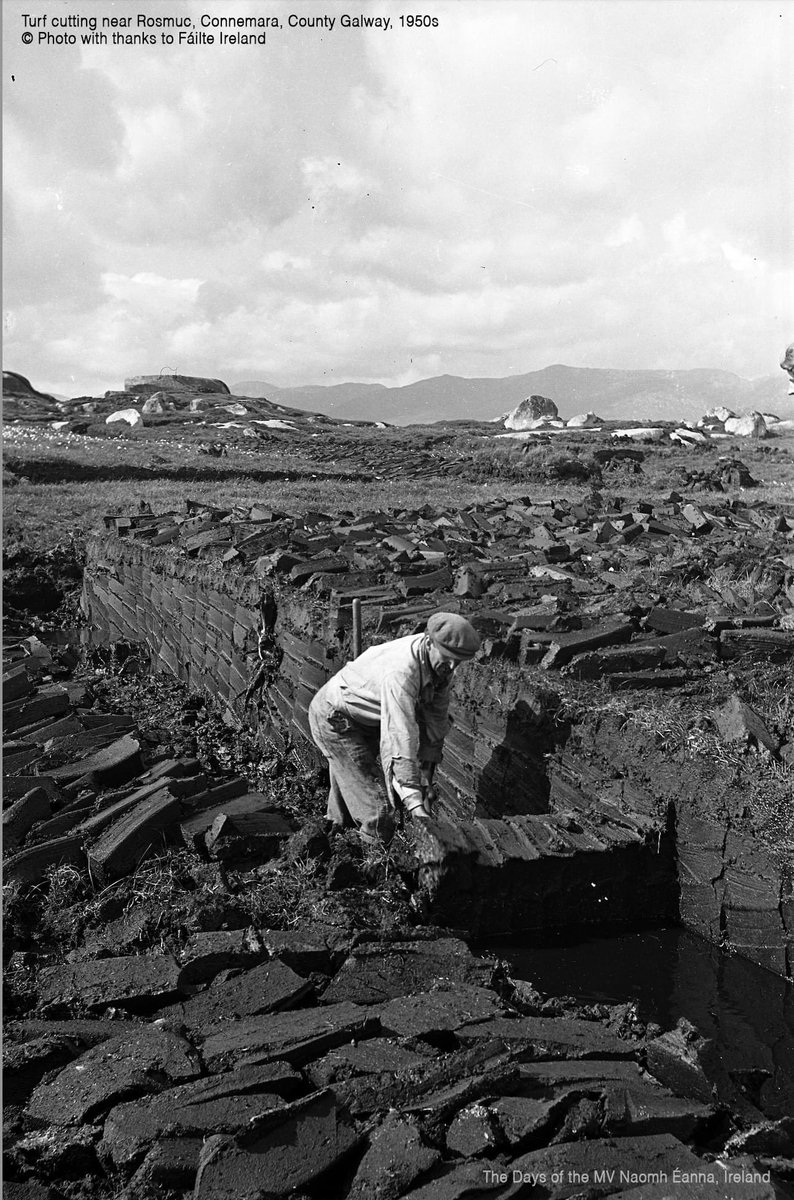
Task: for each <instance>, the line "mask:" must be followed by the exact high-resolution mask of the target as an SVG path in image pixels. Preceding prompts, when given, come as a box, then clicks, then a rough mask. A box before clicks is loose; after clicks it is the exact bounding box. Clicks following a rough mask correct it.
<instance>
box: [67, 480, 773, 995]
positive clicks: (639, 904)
mask: <svg viewBox="0 0 794 1200" xmlns="http://www.w3.org/2000/svg"><path fill="white" fill-rule="evenodd" d="M106 525H107V526H108V530H109V532H107V533H106V534H105V535H98V536H96V537H95V538H94V539H93V540H92V542H91V544H90V547H89V560H88V567H87V571H86V575H85V588H84V605H85V608H86V612H87V614H88V616H89V619H90V621H91V622H92V624H94V625H96V626H98V627H99V628H100V629H102V630H104V631H105V632H106V633H108V634H109V635H110V636H111V637H123V638H125V639H138V640H141V641H143V642H145V643H147V644H148V646H149V648H150V650H151V653H152V655H153V657H154V659H155V661H156V663H157V664H159V665H160V666H162V667H164V668H167V669H169V670H171V671H172V672H174V673H175V674H177V675H178V676H179V677H180V678H182V679H183V680H185V681H186V682H188V683H189V684H190V685H191V686H199V687H200V686H205V687H210V688H211V689H212V692H213V694H214V695H215V696H217V697H218V698H219V699H221V700H223V701H224V702H225V703H226V704H227V705H228V706H229V707H230V709H231V710H233V711H234V712H235V713H236V715H237V719H242V720H253V719H255V718H258V719H259V721H260V726H261V729H262V732H263V735H265V736H267V737H268V738H271V739H273V740H276V741H279V740H280V741H281V743H282V744H283V743H285V742H288V741H289V740H290V739H291V738H292V737H293V736H294V735H296V734H297V735H304V737H305V735H307V733H308V730H307V724H306V710H307V707H308V703H309V701H310V699H311V696H312V694H313V693H314V692H315V691H316V690H317V688H318V687H319V686H320V685H321V684H322V682H323V681H324V680H325V679H326V678H327V677H328V675H329V674H331V673H332V672H333V671H334V670H336V669H337V668H338V667H339V666H340V665H341V663H342V662H343V661H344V660H345V659H346V658H347V657H349V654H350V650H351V636H350V635H351V625H352V617H351V613H352V602H353V600H354V599H355V598H358V599H359V600H360V601H361V606H362V613H363V624H364V642H365V644H369V643H371V642H372V641H373V640H384V639H387V638H390V637H395V636H399V635H401V634H405V633H410V632H413V631H416V630H419V629H421V628H423V626H424V623H425V621H426V618H427V616H428V615H429V614H430V613H431V612H433V611H435V610H437V609H455V610H457V611H461V612H463V613H465V614H466V615H467V616H468V617H469V618H470V619H471V620H472V621H473V623H474V624H475V625H476V626H477V627H478V628H479V630H480V632H481V634H482V636H483V650H482V653H481V655H480V662H479V664H478V666H477V669H476V670H475V669H469V670H467V671H466V672H465V673H462V674H461V676H460V677H459V678H458V680H457V682H456V697H455V707H454V714H455V717H454V726H453V729H452V730H451V732H450V735H449V737H448V739H447V743H446V747H445V763H444V766H443V770H442V773H441V777H440V787H441V800H442V804H441V812H440V816H439V821H438V828H437V830H436V832H437V834H438V836H437V837H434V838H428V839H426V843H425V844H424V845H423V846H422V847H421V850H422V855H423V859H424V866H423V872H424V881H425V884H426V886H427V890H428V893H429V894H432V902H433V905H434V911H435V912H436V914H437V916H438V919H440V920H445V921H448V920H450V919H452V920H453V921H454V923H456V924H459V923H465V924H466V927H467V928H469V929H471V930H472V931H477V932H480V933H486V932H488V933H498V932H503V931H507V930H519V929H521V930H525V931H527V932H532V931H537V930H542V929H547V928H548V924H549V920H550V919H551V918H552V915H553V916H554V917H556V920H557V923H559V924H562V925H565V924H567V923H569V921H571V922H575V923H577V924H579V925H581V924H583V923H584V924H587V923H588V922H591V923H592V924H594V925H603V924H604V923H611V922H613V921H619V920H620V914H621V913H625V912H626V911H627V909H628V910H630V911H634V912H637V911H641V912H642V913H643V915H644V918H645V919H646V920H648V921H660V922H661V921H664V920H667V919H669V918H670V916H671V913H672V910H673V909H675V908H676V907H677V906H678V903H679V902H678V899H677V896H676V891H677V890H680V892H681V900H680V908H681V911H682V912H684V913H685V914H686V915H687V919H688V920H689V919H691V921H692V923H693V924H694V926H695V927H696V928H698V930H699V931H700V932H704V933H706V934H707V935H709V936H712V937H719V936H721V933H722V934H723V935H724V931H725V929H726V928H733V927H735V933H736V938H735V941H736V944H737V945H738V946H739V948H740V952H741V953H745V954H747V955H748V956H749V957H751V958H753V959H754V960H755V961H757V962H761V963H763V964H764V965H766V966H769V967H771V968H772V969H773V970H777V971H779V972H780V973H782V974H790V973H791V970H792V950H791V941H792V929H791V924H792V922H791V919H790V917H791V912H790V910H791V904H790V901H789V899H788V890H787V888H788V885H787V883H786V880H785V879H784V878H783V877H782V874H781V870H780V868H779V867H775V865H774V864H773V863H771V862H770V861H769V859H768V856H765V855H764V853H763V852H762V851H761V850H760V849H759V850H757V852H754V853H753V854H750V855H748V854H745V855H744V856H742V855H736V854H734V855H733V856H732V860H731V863H730V864H727V859H726V857H725V856H726V854H727V850H726V847H727V845H728V842H729V840H730V839H729V838H728V832H729V831H728V830H727V828H726V827H725V825H724V824H720V820H719V819H716V820H715V822H714V829H713V830H712V831H711V834H710V835H709V836H710V838H711V841H710V842H709V847H708V853H705V854H701V855H699V856H697V855H695V856H694V857H693V856H692V855H690V856H689V857H688V858H686V859H684V858H682V857H679V862H678V879H677V880H676V878H675V871H674V868H673V861H672V854H673V848H672V841H671V837H670V830H669V824H668V819H667V814H666V813H665V812H664V810H663V808H662V807H660V805H659V803H658V797H657V798H654V796H653V795H651V794H650V793H649V791H648V789H647V788H645V789H643V788H642V787H640V788H637V787H634V788H623V789H619V790H618V791H617V792H616V794H614V795H605V794H604V792H603V788H601V789H599V788H596V789H595V790H594V789H593V787H592V786H589V785H588V781H587V779H582V778H581V764H580V763H579V764H576V763H574V764H571V762H570V761H567V762H566V761H565V758H564V756H562V755H561V754H560V753H559V750H560V743H561V735H560V731H559V727H558V723H557V721H556V720H555V711H554V710H555V694H554V692H553V690H552V689H551V688H550V687H544V686H543V685H542V684H541V683H539V682H538V681H539V680H543V679H548V680H549V681H551V680H552V679H553V676H554V674H555V673H556V672H557V671H559V672H560V673H561V674H564V675H566V676H569V677H573V678H576V679H581V680H599V679H600V680H602V681H604V682H605V684H606V686H607V687H608V688H609V689H611V690H613V691H624V690H627V689H635V688H665V689H673V690H674V689H676V688H679V687H681V686H683V685H686V684H687V683H690V682H696V681H697V680H698V678H700V677H702V676H703V675H704V674H707V673H708V672H709V671H711V670H713V669H714V667H715V666H716V665H718V664H719V663H721V662H724V663H728V664H730V665H731V667H732V668H735V669H739V668H741V666H742V665H743V664H745V663H748V662H749V663H753V662H755V661H769V660H772V661H788V660H790V658H791V655H792V651H793V650H794V629H792V627H791V626H792V610H794V517H792V516H783V515H781V513H780V511H779V510H772V509H771V508H767V507H765V506H763V505H760V504H756V505H749V504H745V503H744V502H741V501H731V502H729V503H726V504H724V505H721V506H720V507H719V508H714V507H712V508H707V509H704V508H700V507H698V506H696V505H695V504H693V503H687V502H686V501H685V500H684V499H683V498H681V497H680V496H677V495H675V494H673V495H671V496H670V498H669V500H668V501H667V502H666V503H664V504H657V505H656V506H652V505H650V504H647V503H640V504H637V505H635V506H634V507H631V508H630V507H628V506H627V505H625V504H624V503H623V502H622V501H620V500H615V501H613V502H611V503H610V502H609V501H608V500H604V498H603V497H601V496H600V495H598V494H597V493H594V494H593V495H592V497H590V498H589V499H588V500H586V501H583V502H581V503H574V504H572V503H568V502H565V501H560V502H557V503H549V504H546V505H533V504H532V502H531V500H530V499H529V498H526V499H524V500H513V501H505V500H502V499H493V500H491V501H489V502H486V503H482V504H477V505H474V506H471V507H470V508H468V509H466V510H464V511H461V512H458V511H455V510H451V509H450V510H444V509H439V508H432V507H430V506H429V505H428V506H425V507H424V508H422V509H420V510H412V511H395V512H364V513H353V512H344V513H339V514H337V515H335V516H332V515H330V514H327V513H319V512H309V513H306V514H304V515H303V516H302V517H300V518H296V517H292V516H289V515H288V514H285V513H280V512H277V511H273V510H272V509H269V508H263V507H257V506H254V507H253V508H251V509H248V510H239V509H238V510H219V509H211V508H207V507H206V506H201V505H199V504H197V503H193V502H188V504H187V506H186V511H185V512H184V513H169V514H164V515H154V514H151V513H149V512H140V513H137V514H130V515H123V516H121V515H116V516H110V517H108V518H107V519H106ZM740 575H743V576H744V577H745V579H744V582H743V586H742V589H741V593H740V592H739V591H738V590H737V588H736V587H735V586H731V584H730V583H727V582H720V580H721V579H728V578H731V579H733V578H736V577H737V576H740ZM707 578H708V579H710V580H711V581H712V582H713V584H714V586H713V588H712V590H711V595H712V596H713V600H712V601H711V602H710V603H708V605H707V606H706V607H705V608H703V607H700V608H697V610H695V611H692V610H691V609H690V608H689V607H687V605H686V603H685V602H681V603H679V604H678V605H675V604H671V603H670V602H669V600H668V599H664V600H663V599H662V598H661V597H662V595H664V596H665V597H670V596H671V595H672V596H675V594H676V592H677V590H678V594H681V592H680V590H679V589H680V587H682V586H683V584H684V583H685V582H686V581H688V580H692V579H695V580H705V579H707ZM263 600H264V601H265V607H266V608H269V610H270V613H271V615H270V617H269V618H268V621H269V624H268V621H263V617H262V611H263V610H262V608H261V602H262V601H263ZM260 635H261V636H260ZM246 702H248V706H247V707H246ZM252 705H255V711H254V709H253V708H252ZM304 744H305V743H304ZM778 749H781V750H782V752H783V753H784V754H786V755H789V756H790V753H791V746H790V744H789V745H788V746H784V747H782V748H778V747H774V748H773V750H774V751H775V752H777V750H778ZM675 815H676V816H679V817H680V814H675ZM680 820H681V824H680V828H679V835H680V836H679V840H681V838H682V837H683V836H687V837H688V835H686V833H685V829H686V819H685V818H684V817H680ZM696 834H697V831H694V833H693V838H694V843H695V844H696V845H699V844H700V839H699V835H697V836H696ZM712 843H713V844H712ZM682 844H683V843H682ZM715 853H716V854H717V857H718V858H719V857H720V856H722V860H721V866H720V868H719V869H716V868H715V860H714V855H715ZM743 859H744V861H743ZM761 860H763V861H761ZM726 865H730V868H731V870H732V871H733V873H734V876H735V879H734V885H733V887H730V888H726V887H725V886H724V878H725V875H724V868H725V866H726ZM530 868H531V869H530ZM715 879H718V880H720V881H721V882H720V886H719V887H717V888H715V886H714V880H715ZM759 879H764V880H765V881H766V882H765V883H764V886H763V887H762V888H759V884H758V880H759ZM632 889H634V890H633V891H632ZM707 898H708V904H707V905H706V908H704V905H705V904H706V899H707ZM627 900H628V901H629V902H628V903H627ZM753 922H755V923H756V925H757V926H758V927H759V928H760V929H761V933H760V935H759V936H758V937H756V938H755V939H754V938H753V937H752V936H750V935H749V934H748V931H747V930H746V929H742V928H740V926H742V925H748V926H749V925H752V924H753ZM720 931H721V933H720Z"/></svg>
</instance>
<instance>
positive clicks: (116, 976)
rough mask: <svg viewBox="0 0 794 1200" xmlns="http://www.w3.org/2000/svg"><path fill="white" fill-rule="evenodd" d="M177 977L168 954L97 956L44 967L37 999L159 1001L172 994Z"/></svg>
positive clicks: (62, 1003) (90, 1004) (46, 1002)
mask: <svg viewBox="0 0 794 1200" xmlns="http://www.w3.org/2000/svg"><path fill="white" fill-rule="evenodd" d="M179 977H180V968H179V964H178V963H177V962H176V960H175V959H174V958H172V957H171V955H170V954H140V955H129V956H126V957H124V958H100V959H97V960H96V962H83V963H71V964H68V965H64V966H59V967H47V968H45V970H43V971H41V973H40V974H39V978H38V987H39V999H40V1003H41V1006H42V1008H43V1009H51V1008H63V1007H68V1006H69V1005H71V1004H77V1005H80V1006H81V1007H85V1008H106V1007H107V1006H108V1005H125V1004H127V1005H129V1004H133V1005H135V1003H136V1002H138V1001H151V1002H153V1003H156V1002H157V1001H159V1002H160V1003H163V1002H165V1001H167V1000H168V999H171V998H174V997H175V995H176V993H177V991H178V988H179Z"/></svg>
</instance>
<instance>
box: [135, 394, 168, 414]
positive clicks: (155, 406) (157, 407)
mask: <svg viewBox="0 0 794 1200" xmlns="http://www.w3.org/2000/svg"><path fill="white" fill-rule="evenodd" d="M168 407H170V408H173V407H174V406H173V404H171V405H169V403H168V397H167V396H166V394H165V392H152V394H151V396H149V398H148V400H144V402H143V404H142V406H141V412H145V413H164V412H165V410H166V408H168Z"/></svg>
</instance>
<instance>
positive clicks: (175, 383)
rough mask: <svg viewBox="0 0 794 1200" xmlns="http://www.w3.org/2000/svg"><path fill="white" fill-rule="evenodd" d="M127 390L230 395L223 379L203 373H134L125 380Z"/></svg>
mask: <svg viewBox="0 0 794 1200" xmlns="http://www.w3.org/2000/svg"><path fill="white" fill-rule="evenodd" d="M124 390H125V392H161V391H162V392H167V393H169V394H170V393H172V392H175V393H182V394H183V395H184V394H185V393H188V394H189V395H205V396H207V395H208V396H211V395H218V394H220V395H224V396H230V395H231V392H230V391H229V388H228V386H227V385H226V384H225V383H224V382H223V380H222V379H207V378H205V377H204V376H202V375H133V376H131V377H130V378H129V379H125V380H124Z"/></svg>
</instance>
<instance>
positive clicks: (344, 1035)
mask: <svg viewBox="0 0 794 1200" xmlns="http://www.w3.org/2000/svg"><path fill="white" fill-rule="evenodd" d="M380 1031H381V1027H380V1021H379V1019H378V1017H377V1016H376V1015H375V1014H374V1013H373V1010H372V1009H369V1008H362V1007H360V1006H359V1005H357V1004H349V1003H343V1004H333V1005H328V1006H327V1007H325V1008H309V1009H301V1010H299V1011H297V1012H286V1013H272V1014H270V1015H269V1016H265V1017H254V1018H251V1019H249V1020H245V1021H234V1022H232V1023H231V1024H230V1025H229V1026H228V1027H227V1028H225V1029H220V1030H218V1031H217V1032H211V1033H210V1034H209V1035H208V1037H207V1038H206V1040H205V1042H204V1044H203V1046H202V1049H201V1053H202V1057H203V1059H204V1062H205V1065H206V1067H207V1069H208V1070H209V1071H218V1070H222V1069H224V1068H226V1067H230V1066H232V1065H233V1064H235V1063H239V1064H241V1065H242V1064H251V1065H255V1064H257V1063H259V1064H261V1063H268V1062H275V1061H276V1060H280V1059H284V1060H286V1061H287V1062H290V1063H293V1064H294V1065H296V1066H300V1065H301V1064H302V1063H306V1062H311V1060H312V1059H315V1058H319V1057H320V1056H321V1055H322V1054H325V1053H326V1052H327V1051H328V1050H332V1049H333V1048H334V1046H340V1045H342V1044H343V1043H344V1042H349V1041H351V1040H353V1039H358V1038H366V1037H373V1036H375V1035H376V1034H378V1033H380Z"/></svg>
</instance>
